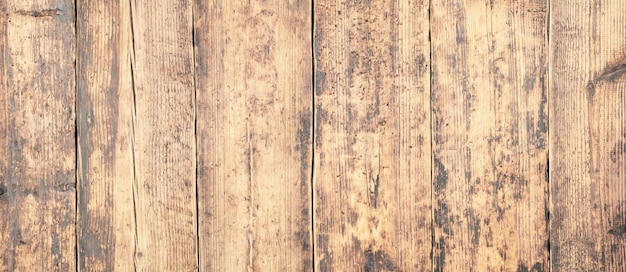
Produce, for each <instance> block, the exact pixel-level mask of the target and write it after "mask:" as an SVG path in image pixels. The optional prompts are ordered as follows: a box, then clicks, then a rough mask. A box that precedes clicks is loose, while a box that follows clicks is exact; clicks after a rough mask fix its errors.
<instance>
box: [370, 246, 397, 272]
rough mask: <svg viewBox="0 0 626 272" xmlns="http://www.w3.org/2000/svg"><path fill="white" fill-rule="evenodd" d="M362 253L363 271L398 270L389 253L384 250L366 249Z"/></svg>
mask: <svg viewBox="0 0 626 272" xmlns="http://www.w3.org/2000/svg"><path fill="white" fill-rule="evenodd" d="M363 255H364V257H365V260H364V264H363V271H365V272H374V271H399V270H398V269H397V268H396V266H395V265H394V262H393V261H392V260H391V258H390V257H389V255H387V253H385V252H384V251H381V250H377V251H372V250H371V249H367V250H365V251H364V252H363Z"/></svg>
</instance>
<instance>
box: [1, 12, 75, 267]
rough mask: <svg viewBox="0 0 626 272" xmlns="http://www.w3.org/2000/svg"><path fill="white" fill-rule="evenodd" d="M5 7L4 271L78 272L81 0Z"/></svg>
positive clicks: (2, 126) (3, 126) (2, 134)
mask: <svg viewBox="0 0 626 272" xmlns="http://www.w3.org/2000/svg"><path fill="white" fill-rule="evenodd" d="M0 9H1V12H2V14H1V16H2V19H1V23H2V26H0V29H2V30H0V33H2V34H3V35H2V36H1V37H0V38H1V39H2V42H1V44H2V49H3V50H2V58H1V60H2V63H1V64H2V69H3V72H2V75H3V77H2V80H1V81H2V89H1V90H0V93H1V94H0V96H1V97H2V98H1V99H0V101H1V102H2V106H0V109H1V112H0V127H1V128H0V130H2V131H3V132H2V133H1V136H2V141H3V142H2V144H0V146H2V147H0V154H1V157H0V165H1V166H0V168H1V169H0V209H1V210H2V219H0V221H2V223H0V241H1V242H2V245H1V246H0V256H1V257H0V270H1V271H73V270H75V269H76V260H75V258H76V255H75V252H76V251H75V249H76V244H75V243H76V239H75V236H74V234H75V205H76V204H75V202H76V173H75V156H76V151H75V137H74V136H75V125H74V124H75V120H74V118H75V116H74V105H75V99H76V89H75V87H76V85H75V76H76V75H75V67H74V60H75V38H74V33H75V29H74V4H73V1H70V0H48V1H42V0H38V1H32V0H31V1H25V0H11V1H4V0H3V1H0Z"/></svg>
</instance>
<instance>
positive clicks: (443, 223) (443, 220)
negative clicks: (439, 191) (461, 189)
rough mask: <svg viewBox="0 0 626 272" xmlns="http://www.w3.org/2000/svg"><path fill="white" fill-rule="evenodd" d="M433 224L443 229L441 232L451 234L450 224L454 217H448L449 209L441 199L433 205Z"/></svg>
mask: <svg viewBox="0 0 626 272" xmlns="http://www.w3.org/2000/svg"><path fill="white" fill-rule="evenodd" d="M434 216H435V218H434V219H435V225H437V227H439V228H441V229H442V230H443V233H445V234H447V235H453V234H454V233H453V231H452V226H451V224H452V223H454V219H453V218H452V217H450V209H449V208H448V204H447V203H446V202H444V201H442V200H441V199H438V200H437V206H436V207H435V212H434Z"/></svg>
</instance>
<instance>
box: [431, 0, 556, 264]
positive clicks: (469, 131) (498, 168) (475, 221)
mask: <svg viewBox="0 0 626 272" xmlns="http://www.w3.org/2000/svg"><path fill="white" fill-rule="evenodd" d="M547 14H548V11H547V3H546V1H544V0H523V1H463V0H458V1H433V2H432V20H431V31H432V32H431V35H432V53H433V58H432V62H433V63H432V68H433V76H432V84H433V85H432V86H433V87H432V108H433V110H432V118H433V119H432V120H433V121H432V122H433V123H432V124H433V173H434V177H433V189H434V200H433V201H434V203H433V205H434V212H433V216H434V226H435V233H434V239H435V241H434V246H435V248H434V254H433V262H434V270H435V271H468V270H469V271H471V270H473V271H531V270H532V271H546V270H548V267H549V265H548V248H547V245H548V231H547V218H546V214H547V213H546V209H547V203H548V195H547V182H548V180H547V176H546V173H547V161H546V160H547V131H546V129H547V116H546V114H547V110H546V106H547V98H546V96H547V95H546V91H545V90H546V87H547V86H546V67H547V64H546V60H547V48H546V46H547V33H546V31H547Z"/></svg>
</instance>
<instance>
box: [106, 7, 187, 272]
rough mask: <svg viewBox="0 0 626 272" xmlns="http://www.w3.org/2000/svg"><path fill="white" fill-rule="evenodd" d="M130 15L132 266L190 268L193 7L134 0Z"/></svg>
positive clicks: (166, 268) (173, 269) (148, 268)
mask: <svg viewBox="0 0 626 272" xmlns="http://www.w3.org/2000/svg"><path fill="white" fill-rule="evenodd" d="M131 14H132V15H131V22H132V23H131V25H132V27H131V29H132V41H133V42H134V43H133V45H132V48H133V50H132V52H133V53H132V54H131V55H132V64H131V65H132V66H131V69H132V70H131V72H132V83H133V84H132V90H133V98H134V101H133V102H134V103H133V108H132V110H133V112H134V117H133V122H132V137H131V143H132V144H131V145H132V147H131V148H132V150H133V152H132V153H133V161H134V164H133V165H132V166H133V167H134V168H135V169H134V171H133V172H134V173H135V177H134V179H133V183H134V184H133V201H132V202H133V204H134V214H135V221H136V222H135V224H136V235H135V239H136V241H135V244H136V249H135V254H134V262H135V265H136V269H137V270H150V271H190V270H197V269H198V267H197V266H198V256H197V222H196V218H197V217H196V142H195V89H194V76H193V73H194V57H193V41H192V37H193V35H192V31H193V14H192V3H191V2H190V1H186V0H174V1H159V2H158V3H156V2H154V1H149V0H136V1H135V0H134V1H132V2H131ZM118 122H119V120H118ZM118 124H119V123H118ZM118 132H119V131H118ZM128 167H130V165H129V166H128Z"/></svg>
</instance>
